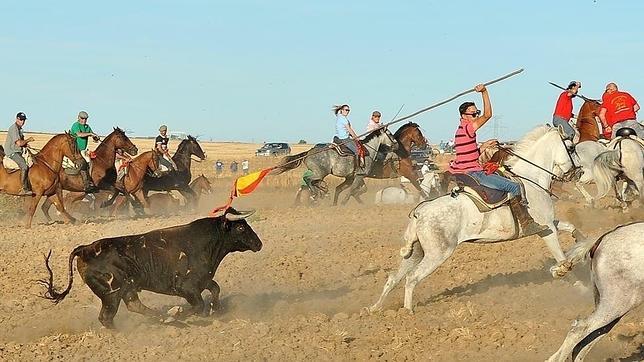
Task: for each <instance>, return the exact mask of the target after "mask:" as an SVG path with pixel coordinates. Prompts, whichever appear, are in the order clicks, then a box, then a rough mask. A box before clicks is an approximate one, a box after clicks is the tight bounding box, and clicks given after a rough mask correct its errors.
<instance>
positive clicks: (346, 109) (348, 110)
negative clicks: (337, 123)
mask: <svg viewBox="0 0 644 362" xmlns="http://www.w3.org/2000/svg"><path fill="white" fill-rule="evenodd" d="M342 110H343V111H347V112H351V110H350V109H349V108H343V109H342Z"/></svg>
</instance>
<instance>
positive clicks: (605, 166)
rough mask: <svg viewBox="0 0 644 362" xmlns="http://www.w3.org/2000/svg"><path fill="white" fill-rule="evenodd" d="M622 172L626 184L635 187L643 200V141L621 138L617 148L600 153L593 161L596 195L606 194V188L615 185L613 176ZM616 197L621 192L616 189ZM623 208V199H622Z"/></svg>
mask: <svg viewBox="0 0 644 362" xmlns="http://www.w3.org/2000/svg"><path fill="white" fill-rule="evenodd" d="M620 173H621V174H623V176H624V178H626V180H627V183H628V185H631V186H633V187H635V188H636V189H637V192H638V193H639V197H640V200H644V142H643V141H642V140H640V139H638V138H633V139H631V138H626V139H624V140H622V142H621V144H620V145H619V146H617V149H614V150H610V151H605V152H602V153H600V154H599V155H598V156H597V157H596V158H595V160H594V162H593V175H594V177H595V183H596V184H597V196H596V198H598V199H599V198H601V197H604V196H606V194H607V193H608V190H610V189H611V188H615V187H616V182H615V176H617V175H618V174H620ZM616 194H617V195H618V197H619V196H620V195H621V194H622V192H620V191H619V190H617V189H616ZM620 201H622V207H624V208H625V200H624V199H623V196H622V199H621V200H620Z"/></svg>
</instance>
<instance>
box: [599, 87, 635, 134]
mask: <svg viewBox="0 0 644 362" xmlns="http://www.w3.org/2000/svg"><path fill="white" fill-rule="evenodd" d="M639 110H640V105H639V104H637V101H636V100H635V98H633V96H631V95H630V94H628V93H626V92H620V91H619V90H618V89H617V84H615V83H608V84H607V85H606V92H604V95H603V96H602V108H601V109H600V110H599V119H600V120H601V122H602V127H603V128H604V137H606V138H608V137H610V138H615V134H616V133H617V131H618V130H619V129H620V128H631V129H633V131H635V133H636V134H637V137H639V138H642V139H644V127H642V125H641V124H639V123H637V121H636V118H637V115H636V113H637V111H639Z"/></svg>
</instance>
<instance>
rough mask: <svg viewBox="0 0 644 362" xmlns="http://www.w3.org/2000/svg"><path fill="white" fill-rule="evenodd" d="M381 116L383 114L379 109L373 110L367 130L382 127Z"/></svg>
mask: <svg viewBox="0 0 644 362" xmlns="http://www.w3.org/2000/svg"><path fill="white" fill-rule="evenodd" d="M381 117H382V115H381V114H380V112H378V111H373V113H371V119H370V120H369V123H368V124H367V132H371V131H375V130H376V129H378V128H380V118H381Z"/></svg>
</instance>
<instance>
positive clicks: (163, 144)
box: [154, 124, 177, 171]
mask: <svg viewBox="0 0 644 362" xmlns="http://www.w3.org/2000/svg"><path fill="white" fill-rule="evenodd" d="M167 134H168V126H166V125H165V124H164V125H161V127H159V135H158V136H157V138H155V140H154V143H155V147H156V149H157V150H158V151H159V152H161V153H162V154H163V157H161V158H159V164H161V165H163V166H165V167H166V168H167V169H168V170H169V171H175V170H176V169H177V165H176V164H175V163H174V161H173V160H172V157H170V151H168V141H170V138H168V136H167Z"/></svg>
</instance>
